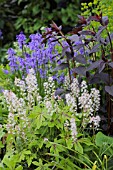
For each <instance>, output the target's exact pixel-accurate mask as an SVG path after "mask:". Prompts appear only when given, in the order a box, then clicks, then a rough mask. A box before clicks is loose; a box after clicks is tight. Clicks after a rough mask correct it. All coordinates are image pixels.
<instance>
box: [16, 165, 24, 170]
mask: <svg viewBox="0 0 113 170" xmlns="http://www.w3.org/2000/svg"><path fill="white" fill-rule="evenodd" d="M15 170H23V167H22V166H21V165H19V166H18V167H17V168H16V169H15Z"/></svg>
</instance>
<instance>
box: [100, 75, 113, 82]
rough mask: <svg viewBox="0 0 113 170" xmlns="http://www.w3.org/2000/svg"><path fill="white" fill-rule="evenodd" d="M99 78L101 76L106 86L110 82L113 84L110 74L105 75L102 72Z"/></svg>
mask: <svg viewBox="0 0 113 170" xmlns="http://www.w3.org/2000/svg"><path fill="white" fill-rule="evenodd" d="M99 76H100V79H101V80H102V81H103V82H104V83H105V84H109V82H110V83H112V82H113V79H112V77H111V76H109V74H108V73H103V72H101V73H100V74H99Z"/></svg>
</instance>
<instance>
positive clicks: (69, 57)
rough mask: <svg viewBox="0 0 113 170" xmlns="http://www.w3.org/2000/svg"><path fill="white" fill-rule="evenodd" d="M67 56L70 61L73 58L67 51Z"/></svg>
mask: <svg viewBox="0 0 113 170" xmlns="http://www.w3.org/2000/svg"><path fill="white" fill-rule="evenodd" d="M66 56H67V58H68V60H70V59H72V58H73V56H72V54H71V52H69V51H66Z"/></svg>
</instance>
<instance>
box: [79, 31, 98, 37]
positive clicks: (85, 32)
mask: <svg viewBox="0 0 113 170" xmlns="http://www.w3.org/2000/svg"><path fill="white" fill-rule="evenodd" d="M78 33H79V34H80V35H93V36H94V35H95V32H94V31H91V30H86V31H79V32H78Z"/></svg>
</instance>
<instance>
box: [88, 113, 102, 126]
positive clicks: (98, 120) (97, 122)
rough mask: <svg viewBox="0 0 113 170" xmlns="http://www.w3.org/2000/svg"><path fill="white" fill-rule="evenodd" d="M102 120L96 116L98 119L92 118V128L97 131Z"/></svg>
mask: <svg viewBox="0 0 113 170" xmlns="http://www.w3.org/2000/svg"><path fill="white" fill-rule="evenodd" d="M100 121H101V119H100V116H98V115H97V116H96V117H94V116H93V117H90V121H89V123H90V127H93V128H95V129H97V128H98V127H99V123H100Z"/></svg>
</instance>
